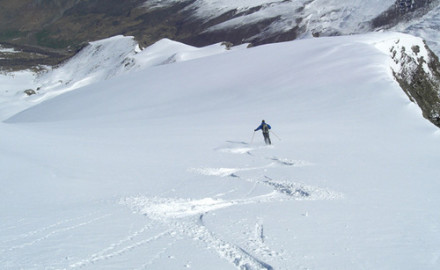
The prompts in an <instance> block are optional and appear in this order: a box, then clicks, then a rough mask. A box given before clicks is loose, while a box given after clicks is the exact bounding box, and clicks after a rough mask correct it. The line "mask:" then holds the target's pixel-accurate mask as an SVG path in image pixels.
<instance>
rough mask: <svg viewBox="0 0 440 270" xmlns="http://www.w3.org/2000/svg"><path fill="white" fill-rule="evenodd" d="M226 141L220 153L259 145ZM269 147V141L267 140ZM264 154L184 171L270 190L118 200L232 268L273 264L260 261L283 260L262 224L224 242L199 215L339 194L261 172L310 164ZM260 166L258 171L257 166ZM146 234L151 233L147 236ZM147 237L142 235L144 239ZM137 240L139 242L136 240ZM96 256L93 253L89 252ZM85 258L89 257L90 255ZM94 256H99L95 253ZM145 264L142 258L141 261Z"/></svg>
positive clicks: (246, 152) (248, 153) (249, 149)
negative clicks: (242, 239)
mask: <svg viewBox="0 0 440 270" xmlns="http://www.w3.org/2000/svg"><path fill="white" fill-rule="evenodd" d="M227 143H228V144H229V147H219V148H216V149H215V150H216V151H218V152H221V153H228V154H241V155H245V156H250V157H255V154H254V153H253V151H254V150H261V149H262V148H264V147H267V146H263V147H258V148H257V149H256V148H253V147H251V146H250V145H249V144H247V143H246V142H236V141H227ZM269 147H272V146H269ZM263 159H264V160H270V161H271V162H270V163H269V164H267V165H264V166H260V167H249V168H189V169H188V171H189V172H191V173H195V174H200V175H206V176H210V177H236V178H238V179H239V180H242V181H247V182H252V183H253V184H254V187H253V189H254V188H255V187H256V186H257V185H265V186H267V187H270V188H271V189H272V191H271V192H269V193H267V194H263V195H259V196H254V197H247V198H241V199H233V200H223V199H220V198H204V199H197V200H196V199H179V198H160V197H153V198H152V197H147V196H133V197H126V198H122V199H121V200H120V204H123V205H126V206H127V207H129V208H130V209H131V210H132V212H133V213H137V214H142V215H145V216H147V217H149V218H150V219H151V220H153V221H156V222H159V223H163V224H167V225H168V226H171V227H172V228H174V230H175V231H174V232H173V233H171V232H170V231H165V232H163V233H162V234H160V235H158V236H161V235H163V234H167V233H168V234H170V235H175V236H176V237H177V236H182V235H183V236H186V237H189V238H190V239H193V240H195V241H198V242H201V243H202V244H203V245H204V246H205V248H206V249H208V250H213V251H215V252H216V253H217V254H218V256H220V257H221V258H223V259H225V260H226V261H228V262H229V263H231V264H232V265H234V266H235V267H236V268H237V269H273V267H272V266H271V265H270V264H269V263H267V262H266V261H270V260H273V259H274V258H277V259H278V260H283V254H282V253H280V252H278V251H276V250H273V249H271V248H270V247H269V246H267V245H266V244H265V243H264V234H263V226H262V225H261V224H260V225H258V224H257V225H258V226H257V228H255V231H256V234H258V235H256V236H255V237H251V236H249V239H248V241H247V243H245V244H244V246H239V245H237V244H235V243H231V242H228V241H226V240H224V239H222V238H221V236H218V235H216V234H215V233H214V232H212V231H210V230H209V229H208V228H207V227H206V226H205V224H204V221H203V219H204V216H205V215H206V214H207V213H209V212H211V211H215V210H218V209H222V208H226V207H234V206H237V205H246V204H256V203H270V202H277V201H287V200H334V199H341V198H343V195H342V194H340V193H338V192H334V191H330V190H327V189H325V188H319V187H312V186H307V185H304V184H300V183H295V182H291V181H279V180H275V179H272V178H271V177H270V176H268V175H267V169H269V168H271V167H276V166H289V167H292V168H294V167H304V166H311V165H313V164H312V163H310V162H307V161H301V160H291V159H287V158H278V157H263ZM245 171H255V172H257V173H259V174H260V177H258V179H250V178H242V177H240V176H239V175H238V174H239V173H240V172H245ZM260 171H261V172H260ZM151 240H152V239H151ZM146 241H147V242H148V241H149V240H148V239H147V240H146ZM142 244H143V243H142ZM95 257H96V256H95ZM95 257H92V258H91V259H89V260H87V262H93V260H94V259H93V258H95ZM96 258H100V257H96ZM146 265H148V264H145V266H146Z"/></svg>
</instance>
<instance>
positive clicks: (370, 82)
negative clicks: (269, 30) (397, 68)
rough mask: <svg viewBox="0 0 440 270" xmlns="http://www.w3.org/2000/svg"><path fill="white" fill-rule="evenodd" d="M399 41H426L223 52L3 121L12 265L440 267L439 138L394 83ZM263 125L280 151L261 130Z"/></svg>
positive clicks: (376, 37) (5, 244) (103, 85)
mask: <svg viewBox="0 0 440 270" xmlns="http://www.w3.org/2000/svg"><path fill="white" fill-rule="evenodd" d="M395 40H400V42H401V43H404V44H406V45H405V46H406V47H407V46H409V47H411V46H413V45H414V42H416V43H417V44H422V41H421V40H420V39H414V38H413V37H410V36H406V35H402V34H395V33H376V34H369V35H363V36H350V37H333V38H321V39H308V40H301V41H296V42H286V43H280V44H271V45H264V46H259V47H255V48H250V49H244V48H241V49H238V50H230V51H224V50H223V51H222V52H221V53H216V54H211V55H210V56H206V57H199V58H197V59H191V60H188V61H183V62H175V63H170V64H166V65H159V66H157V65H153V66H145V67H144V68H139V69H137V70H136V71H135V70H134V69H133V70H131V71H130V72H129V73H125V74H121V75H119V76H117V77H114V78H112V79H109V80H106V81H101V82H95V83H93V84H90V85H87V86H83V87H82V88H79V89H77V90H75V91H70V92H67V93H64V94H63V95H60V96H58V97H56V98H53V99H50V100H47V101H45V102H43V103H40V104H39V105H37V106H35V107H33V108H30V109H28V110H26V111H23V112H21V113H19V114H17V115H16V116H14V117H12V118H9V120H8V121H7V123H0V128H1V129H2V134H3V135H2V136H3V139H2V140H1V141H0V149H2V151H0V160H1V162H0V164H1V165H0V166H1V171H2V186H3V187H4V188H3V189H2V190H0V195H1V196H0V202H1V204H0V215H1V216H2V223H0V232H1V233H0V263H1V265H4V266H6V268H9V269H20V268H24V269H29V268H34V269H46V268H53V269H78V268H82V269H108V268H110V267H111V268H114V269H127V268H128V269H146V268H147V269H182V268H193V269H292V268H293V269H307V268H309V269H437V268H438V267H439V264H440V259H439V258H440V256H439V249H438V246H439V244H440V239H439V237H438V236H439V234H438V232H439V230H438V229H439V228H440V223H439V220H440V216H439V213H438V205H439V199H438V196H437V190H438V189H439V185H440V184H439V182H438V181H437V178H438V166H437V160H438V158H437V157H438V153H439V150H440V149H439V145H440V144H439V143H438V141H439V139H440V137H439V136H440V134H439V132H438V130H437V129H436V128H435V127H433V126H432V125H430V124H429V123H428V122H427V121H425V120H424V119H423V118H422V117H421V113H420V110H419V109H418V107H417V106H416V105H415V104H413V103H411V102H409V101H408V98H407V96H406V95H405V94H404V93H403V92H402V91H401V89H400V87H399V85H398V84H397V83H396V82H395V80H394V78H393V76H392V73H391V72H390V70H389V65H390V56H389V54H388V52H389V51H390V48H387V46H388V44H390V41H395ZM107 42H109V43H114V44H118V43H119V42H127V40H125V39H124V38H122V37H119V38H115V39H113V40H111V41H107ZM171 44H173V43H171ZM391 44H392V42H391ZM168 45H170V43H169V42H164V43H162V44H158V47H157V48H156V49H155V51H156V53H157V57H158V58H165V57H166V56H167V55H168V52H169V51H167V50H166V46H168ZM174 45H176V44H174ZM174 45H173V46H174ZM160 48H162V49H163V50H159V49H160ZM174 48H177V49H175V50H176V51H175V52H176V53H177V55H182V54H179V53H181V52H182V50H183V51H186V50H188V48H187V47H185V46H184V47H183V48H182V47H181V46H176V47H174ZM205 49H206V48H205ZM211 49H213V48H210V49H209V51H211ZM216 50H217V49H216ZM104 51H105V50H104ZM202 51H203V50H201V51H199V52H198V51H197V50H194V51H192V53H194V54H196V55H200V54H202ZM164 52H167V53H164ZM205 52H206V51H205ZM205 52H204V53H205ZM199 53H200V54H199ZM146 56H147V55H144V56H143V57H146ZM109 57H112V56H111V55H110V56H109ZM191 58H192V56H191ZM142 59H143V58H142ZM77 67H78V66H75V68H77ZM69 68H73V66H70V67H69V66H68V65H67V66H66V70H65V72H66V73H68V74H69V72H71V71H72V70H69ZM83 68H84V69H88V68H89V67H88V66H84V65H83ZM102 68H103V69H104V67H102ZM105 70H106V71H108V72H109V74H111V73H112V72H113V71H114V70H113V67H106V68H105ZM261 119H265V120H266V121H267V122H268V123H269V124H271V126H272V129H273V130H272V131H273V133H272V135H271V136H272V140H273V142H274V145H272V146H265V145H264V144H263V143H262V138H261V134H258V133H257V134H253V129H254V128H256V127H257V126H258V124H259V123H260V121H261ZM275 134H276V135H275ZM253 135H254V136H253ZM276 136H278V137H279V138H277V137H276Z"/></svg>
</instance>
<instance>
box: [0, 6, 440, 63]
mask: <svg viewBox="0 0 440 270" xmlns="http://www.w3.org/2000/svg"><path fill="white" fill-rule="evenodd" d="M439 3H440V1H438V0H419V1H417V0H398V1H394V0H374V1H373V0H372V1H357V0H353V1H341V0H298V1H292V0H241V1H227V0H221V1H207V0H181V1H177V0H148V1H145V0H82V1H80V0H63V1H60V0H45V1H43V0H14V1H8V0H0V42H1V43H2V44H3V46H10V47H15V48H17V49H19V50H20V51H22V52H23V54H22V57H21V58H20V57H19V56H17V55H15V56H14V58H13V59H10V58H9V57H4V56H3V57H2V56H1V55H0V58H4V59H0V65H1V66H3V67H15V68H16V69H20V68H25V67H28V66H32V65H37V64H48V65H53V64H56V63H58V62H60V61H62V60H64V59H66V58H67V57H70V56H72V55H73V54H75V53H76V52H77V51H78V50H79V49H80V48H82V47H83V46H84V44H86V43H87V42H89V41H93V40H99V39H103V38H107V37H111V36H115V35H119V34H123V35H131V36H135V37H136V39H137V40H138V41H139V43H140V44H141V46H148V45H151V44H152V43H154V42H156V41H158V40H160V39H162V38H169V39H172V40H176V41H180V42H184V43H187V44H190V45H195V46H203V45H208V44H213V43H217V42H220V41H229V42H232V43H234V44H241V43H247V42H251V43H253V44H256V45H258V44H265V43H273V42H280V41H287V40H293V39H297V38H302V37H307V36H315V37H317V36H333V35H350V34H356V33H365V32H369V31H377V30H380V29H391V30H399V31H402V32H407V33H412V34H415V35H417V36H420V37H422V38H424V39H426V40H427V41H428V44H429V45H430V46H431V47H432V48H433V50H434V52H437V53H440V46H439V45H438V43H437V40H438V34H437V32H438V31H437V29H438V27H439V25H440V22H439V21H440V15H438V14H440V4H439Z"/></svg>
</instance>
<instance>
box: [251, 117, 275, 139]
mask: <svg viewBox="0 0 440 270" xmlns="http://www.w3.org/2000/svg"><path fill="white" fill-rule="evenodd" d="M260 129H261V130H262V131H263V137H264V142H265V143H266V144H271V141H270V137H269V129H271V127H270V125H269V124H266V122H265V121H264V120H263V121H261V125H260V126H259V127H257V128H256V129H255V130H254V131H257V130H260Z"/></svg>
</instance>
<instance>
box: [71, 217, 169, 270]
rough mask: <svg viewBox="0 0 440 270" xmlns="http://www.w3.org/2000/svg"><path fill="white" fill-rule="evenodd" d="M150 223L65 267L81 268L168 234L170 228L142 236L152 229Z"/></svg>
mask: <svg viewBox="0 0 440 270" xmlns="http://www.w3.org/2000/svg"><path fill="white" fill-rule="evenodd" d="M152 227H153V226H152V225H151V224H150V225H146V226H144V227H143V228H142V229H140V230H138V231H136V232H134V233H132V234H130V235H128V236H127V237H125V238H123V239H121V240H119V241H118V242H115V243H112V244H110V245H109V246H108V247H106V248H104V249H102V250H101V251H99V252H97V253H94V254H92V255H90V257H88V258H87V259H82V260H80V261H78V262H76V263H72V264H70V265H69V267H68V268H64V269H65V270H67V269H75V268H82V267H85V266H87V265H93V264H95V263H97V262H99V261H104V260H109V259H112V258H113V257H116V256H121V255H124V254H125V253H128V252H130V251H132V250H134V249H136V248H139V247H141V246H144V245H146V244H148V243H151V242H153V241H156V240H158V239H160V238H162V237H164V236H166V235H169V234H170V233H171V230H164V231H162V232H160V233H158V234H154V235H153V236H150V237H146V238H145V237H143V236H142V234H144V233H146V232H148V231H149V230H150V229H152ZM135 238H141V239H140V240H135Z"/></svg>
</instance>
